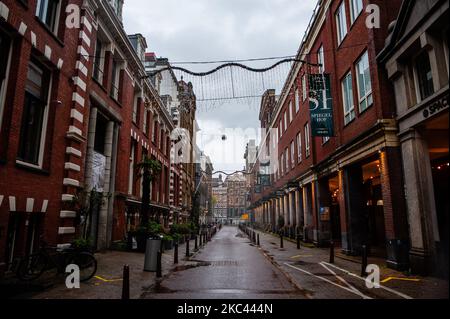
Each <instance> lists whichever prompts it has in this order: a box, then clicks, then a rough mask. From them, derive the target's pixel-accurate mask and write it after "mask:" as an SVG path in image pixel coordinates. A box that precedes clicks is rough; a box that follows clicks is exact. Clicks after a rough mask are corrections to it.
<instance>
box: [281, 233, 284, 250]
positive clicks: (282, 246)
mask: <svg viewBox="0 0 450 319" xmlns="http://www.w3.org/2000/svg"><path fill="white" fill-rule="evenodd" d="M280 248H284V245H283V233H280Z"/></svg>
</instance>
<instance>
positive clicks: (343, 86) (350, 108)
mask: <svg viewBox="0 0 450 319" xmlns="http://www.w3.org/2000/svg"><path fill="white" fill-rule="evenodd" d="M349 76H350V77H351V80H350V85H351V90H352V93H351V102H352V105H351V106H349V105H347V102H346V96H347V92H346V83H348V77H349ZM341 89H342V107H343V110H344V125H348V124H349V123H351V122H352V121H353V120H354V119H355V118H356V114H355V101H354V97H353V77H352V71H349V72H348V73H347V74H346V75H345V76H344V77H343V78H342V81H341ZM352 113H353V115H352ZM348 115H350V119H348V120H347V117H348Z"/></svg>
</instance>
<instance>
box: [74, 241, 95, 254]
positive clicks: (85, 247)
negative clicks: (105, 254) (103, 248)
mask: <svg viewBox="0 0 450 319" xmlns="http://www.w3.org/2000/svg"><path fill="white" fill-rule="evenodd" d="M72 248H74V249H76V250H79V251H88V252H92V250H93V249H92V241H91V239H90V238H77V239H75V240H74V241H73V243H72Z"/></svg>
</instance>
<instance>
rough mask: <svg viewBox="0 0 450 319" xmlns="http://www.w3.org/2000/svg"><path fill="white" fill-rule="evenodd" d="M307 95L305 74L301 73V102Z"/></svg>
mask: <svg viewBox="0 0 450 319" xmlns="http://www.w3.org/2000/svg"><path fill="white" fill-rule="evenodd" d="M307 95H308V90H307V87H306V75H305V74H303V76H302V100H303V102H304V101H305V100H306V98H307Z"/></svg>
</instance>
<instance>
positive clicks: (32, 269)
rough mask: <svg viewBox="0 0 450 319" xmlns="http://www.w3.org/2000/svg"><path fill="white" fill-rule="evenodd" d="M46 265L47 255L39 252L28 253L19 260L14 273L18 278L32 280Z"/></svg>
mask: <svg viewBox="0 0 450 319" xmlns="http://www.w3.org/2000/svg"><path fill="white" fill-rule="evenodd" d="M47 265H48V258H47V256H45V255H43V254H40V253H37V254H33V255H29V256H26V257H24V258H22V259H21V260H20V262H19V266H18V267H17V272H16V275H17V277H18V278H19V279H20V280H24V281H32V280H35V279H37V278H39V277H40V276H41V275H42V274H43V273H44V271H45V269H46V268H47Z"/></svg>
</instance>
